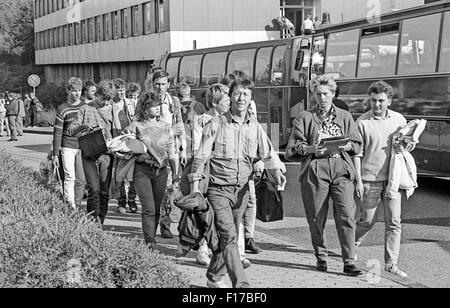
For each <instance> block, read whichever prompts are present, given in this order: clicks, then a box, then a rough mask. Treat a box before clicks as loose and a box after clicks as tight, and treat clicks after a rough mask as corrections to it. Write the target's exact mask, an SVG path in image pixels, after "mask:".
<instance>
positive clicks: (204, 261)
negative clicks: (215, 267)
mask: <svg viewBox="0 0 450 308" xmlns="http://www.w3.org/2000/svg"><path fill="white" fill-rule="evenodd" d="M195 260H196V261H197V263H198V264H200V265H207V266H209V263H210V262H211V259H210V258H209V256H208V253H207V252H205V251H200V250H199V251H197V256H196V257H195Z"/></svg>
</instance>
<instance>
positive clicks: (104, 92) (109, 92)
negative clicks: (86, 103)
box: [96, 79, 116, 101]
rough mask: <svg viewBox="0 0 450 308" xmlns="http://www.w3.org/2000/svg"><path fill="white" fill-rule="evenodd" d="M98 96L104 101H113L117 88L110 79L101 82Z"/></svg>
mask: <svg viewBox="0 0 450 308" xmlns="http://www.w3.org/2000/svg"><path fill="white" fill-rule="evenodd" d="M96 94H97V96H100V97H102V98H103V99H104V100H107V101H109V100H112V99H113V98H114V97H115V96H116V87H115V86H114V82H113V81H112V80H109V79H105V80H102V81H100V84H99V85H98V87H97V93H96Z"/></svg>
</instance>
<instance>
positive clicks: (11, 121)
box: [8, 116, 17, 139]
mask: <svg viewBox="0 0 450 308" xmlns="http://www.w3.org/2000/svg"><path fill="white" fill-rule="evenodd" d="M16 118H17V116H8V125H9V130H10V134H11V139H17V126H16V125H17V123H16V121H17V120H16Z"/></svg>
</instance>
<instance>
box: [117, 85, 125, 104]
mask: <svg viewBox="0 0 450 308" xmlns="http://www.w3.org/2000/svg"><path fill="white" fill-rule="evenodd" d="M125 92H126V89H125V87H121V88H117V89H116V93H117V99H118V100H119V101H121V100H123V99H124V98H125Z"/></svg>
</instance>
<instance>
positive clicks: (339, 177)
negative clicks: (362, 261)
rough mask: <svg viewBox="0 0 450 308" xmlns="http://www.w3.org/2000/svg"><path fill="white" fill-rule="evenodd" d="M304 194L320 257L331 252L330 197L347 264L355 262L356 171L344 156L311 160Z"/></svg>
mask: <svg viewBox="0 0 450 308" xmlns="http://www.w3.org/2000/svg"><path fill="white" fill-rule="evenodd" d="M301 186H302V197H303V204H304V206H305V212H306V218H307V221H308V224H309V230H310V232H311V241H312V245H313V247H314V251H315V255H316V258H317V260H320V261H325V260H326V259H327V256H328V251H327V247H326V246H327V245H326V238H325V232H324V230H325V223H326V221H327V215H328V207H329V199H330V197H331V199H332V201H333V214H334V221H335V223H336V231H337V234H338V237H339V242H340V244H341V250H342V258H343V260H344V263H345V264H348V265H349V264H354V263H355V229H356V224H355V213H356V205H355V202H354V192H355V185H354V175H353V172H352V171H351V168H350V166H349V165H348V163H347V162H345V161H344V160H343V159H342V158H322V159H315V160H313V161H312V162H311V164H310V165H309V167H308V169H307V170H306V172H305V174H304V175H303V177H302V182H301Z"/></svg>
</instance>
